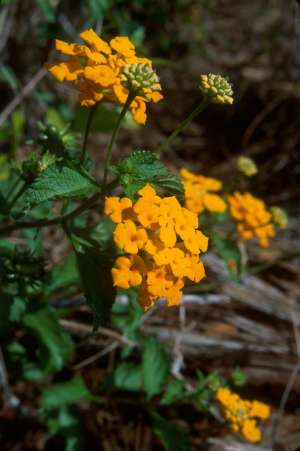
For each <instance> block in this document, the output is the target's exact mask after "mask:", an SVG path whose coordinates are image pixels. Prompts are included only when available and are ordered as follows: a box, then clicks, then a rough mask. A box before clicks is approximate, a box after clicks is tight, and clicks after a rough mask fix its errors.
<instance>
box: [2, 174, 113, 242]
mask: <svg viewBox="0 0 300 451" xmlns="http://www.w3.org/2000/svg"><path fill="white" fill-rule="evenodd" d="M117 182H118V180H117V179H115V180H112V182H111V183H109V184H108V185H107V187H106V191H110V190H113V189H114V188H115V187H116V185H117ZM101 194H104V192H101V191H100V192H97V193H95V194H93V195H92V196H91V197H90V198H89V199H87V200H86V201H85V202H83V203H82V204H81V205H79V206H78V207H77V208H75V209H74V210H73V211H70V212H69V213H66V214H64V215H60V216H56V217H55V218H52V219H38V220H36V221H22V222H21V221H20V222H15V223H14V224H9V225H7V226H4V227H1V228H0V236H3V235H7V234H9V233H11V232H14V231H15V230H21V229H32V228H41V227H50V226H53V225H57V224H60V225H61V224H65V223H67V222H69V221H72V220H73V219H75V218H77V216H79V215H80V214H81V213H83V212H84V211H86V210H89V209H90V208H91V207H93V206H94V205H95V204H96V203H97V202H98V201H99V197H100V196H101Z"/></svg>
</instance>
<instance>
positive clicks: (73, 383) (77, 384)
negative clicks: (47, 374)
mask: <svg viewBox="0 0 300 451" xmlns="http://www.w3.org/2000/svg"><path fill="white" fill-rule="evenodd" d="M93 399H94V397H93V395H92V394H91V392H90V391H89V389H88V388H87V386H86V385H85V382H84V380H83V378H82V377H81V376H80V375H76V376H74V377H73V379H71V380H69V381H67V382H61V383H59V384H53V385H51V386H50V387H46V388H44V389H43V391H42V399H41V404H40V405H41V409H42V412H44V413H45V412H46V411H49V410H53V409H57V410H59V409H60V408H61V407H65V406H68V405H70V404H74V403H76V402H78V401H81V400H87V401H91V400H93Z"/></svg>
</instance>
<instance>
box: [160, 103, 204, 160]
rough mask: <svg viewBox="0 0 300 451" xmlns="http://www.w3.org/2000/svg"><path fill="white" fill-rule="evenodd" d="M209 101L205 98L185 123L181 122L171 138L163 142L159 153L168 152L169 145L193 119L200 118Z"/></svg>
mask: <svg viewBox="0 0 300 451" xmlns="http://www.w3.org/2000/svg"><path fill="white" fill-rule="evenodd" d="M208 103H209V102H208V100H207V98H206V97H204V99H203V100H202V102H201V103H200V105H198V106H197V108H195V109H194V110H193V111H192V112H191V113H190V114H189V115H188V117H187V118H186V119H184V121H182V122H181V124H179V125H178V127H177V128H176V129H175V130H174V131H173V132H172V133H171V135H170V136H168V138H167V139H166V140H165V141H163V142H162V143H161V145H160V146H159V147H158V149H157V151H158V152H159V153H161V152H164V151H166V150H167V148H168V147H169V145H170V144H171V142H172V141H173V140H174V139H175V138H176V136H177V135H178V134H179V133H181V132H182V131H183V130H184V129H185V127H186V126H187V125H188V124H189V123H190V122H192V120H193V119H195V117H196V116H198V114H200V113H202V111H204V110H205V108H206V107H207V105H208Z"/></svg>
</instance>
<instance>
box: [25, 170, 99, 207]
mask: <svg viewBox="0 0 300 451" xmlns="http://www.w3.org/2000/svg"><path fill="white" fill-rule="evenodd" d="M97 191H99V187H98V185H97V183H96V182H95V181H94V180H92V179H91V178H90V176H89V175H88V174H87V173H86V172H85V171H84V169H82V168H76V167H74V166H72V165H71V164H70V163H69V164H59V163H56V164H52V165H51V166H49V167H48V168H47V169H46V170H45V171H44V172H42V173H41V175H40V176H38V177H37V178H36V179H35V181H34V182H33V183H32V185H31V186H30V188H29V189H28V190H27V191H26V193H25V202H26V203H27V204H28V205H29V206H30V207H34V206H35V205H38V204H40V203H41V202H46V201H49V200H55V199H67V198H68V199H70V198H75V197H76V198H77V197H82V196H86V195H87V194H91V193H95V192H97Z"/></svg>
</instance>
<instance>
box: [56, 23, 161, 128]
mask: <svg viewBox="0 0 300 451" xmlns="http://www.w3.org/2000/svg"><path fill="white" fill-rule="evenodd" d="M80 37H81V39H82V40H83V41H85V43H86V45H82V44H72V43H71V44H69V43H67V42H64V41H61V40H58V39H57V40H56V41H55V46H56V50H58V51H59V52H61V53H63V54H64V55H66V56H67V57H68V59H67V60H66V61H62V62H53V63H48V64H47V68H48V70H49V72H51V73H52V75H54V77H56V79H57V80H58V81H60V82H63V81H69V82H72V83H73V84H74V86H75V87H76V88H77V89H78V91H79V100H80V103H81V105H83V106H92V105H95V104H96V103H97V102H99V101H101V100H107V101H109V102H114V103H119V104H121V105H124V104H125V102H126V100H127V98H128V95H129V92H131V93H132V95H133V96H134V98H133V100H132V102H131V104H130V110H131V113H132V115H133V118H134V120H135V121H136V122H137V123H139V124H145V122H146V117H147V116H146V103H148V102H155V103H156V102H159V101H160V100H161V99H162V98H163V96H162V95H161V93H160V91H161V86H160V83H159V79H158V77H157V75H156V73H155V72H154V71H153V69H152V62H151V61H150V60H148V59H146V58H139V57H137V56H136V54H135V48H134V45H133V44H132V42H130V40H129V39H128V37H126V36H117V37H115V38H114V39H112V40H111V41H110V42H109V43H107V42H105V41H104V40H103V39H101V38H100V37H99V36H97V34H96V33H95V32H94V31H93V30H92V29H89V30H85V31H83V32H82V33H81V34H80Z"/></svg>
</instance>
